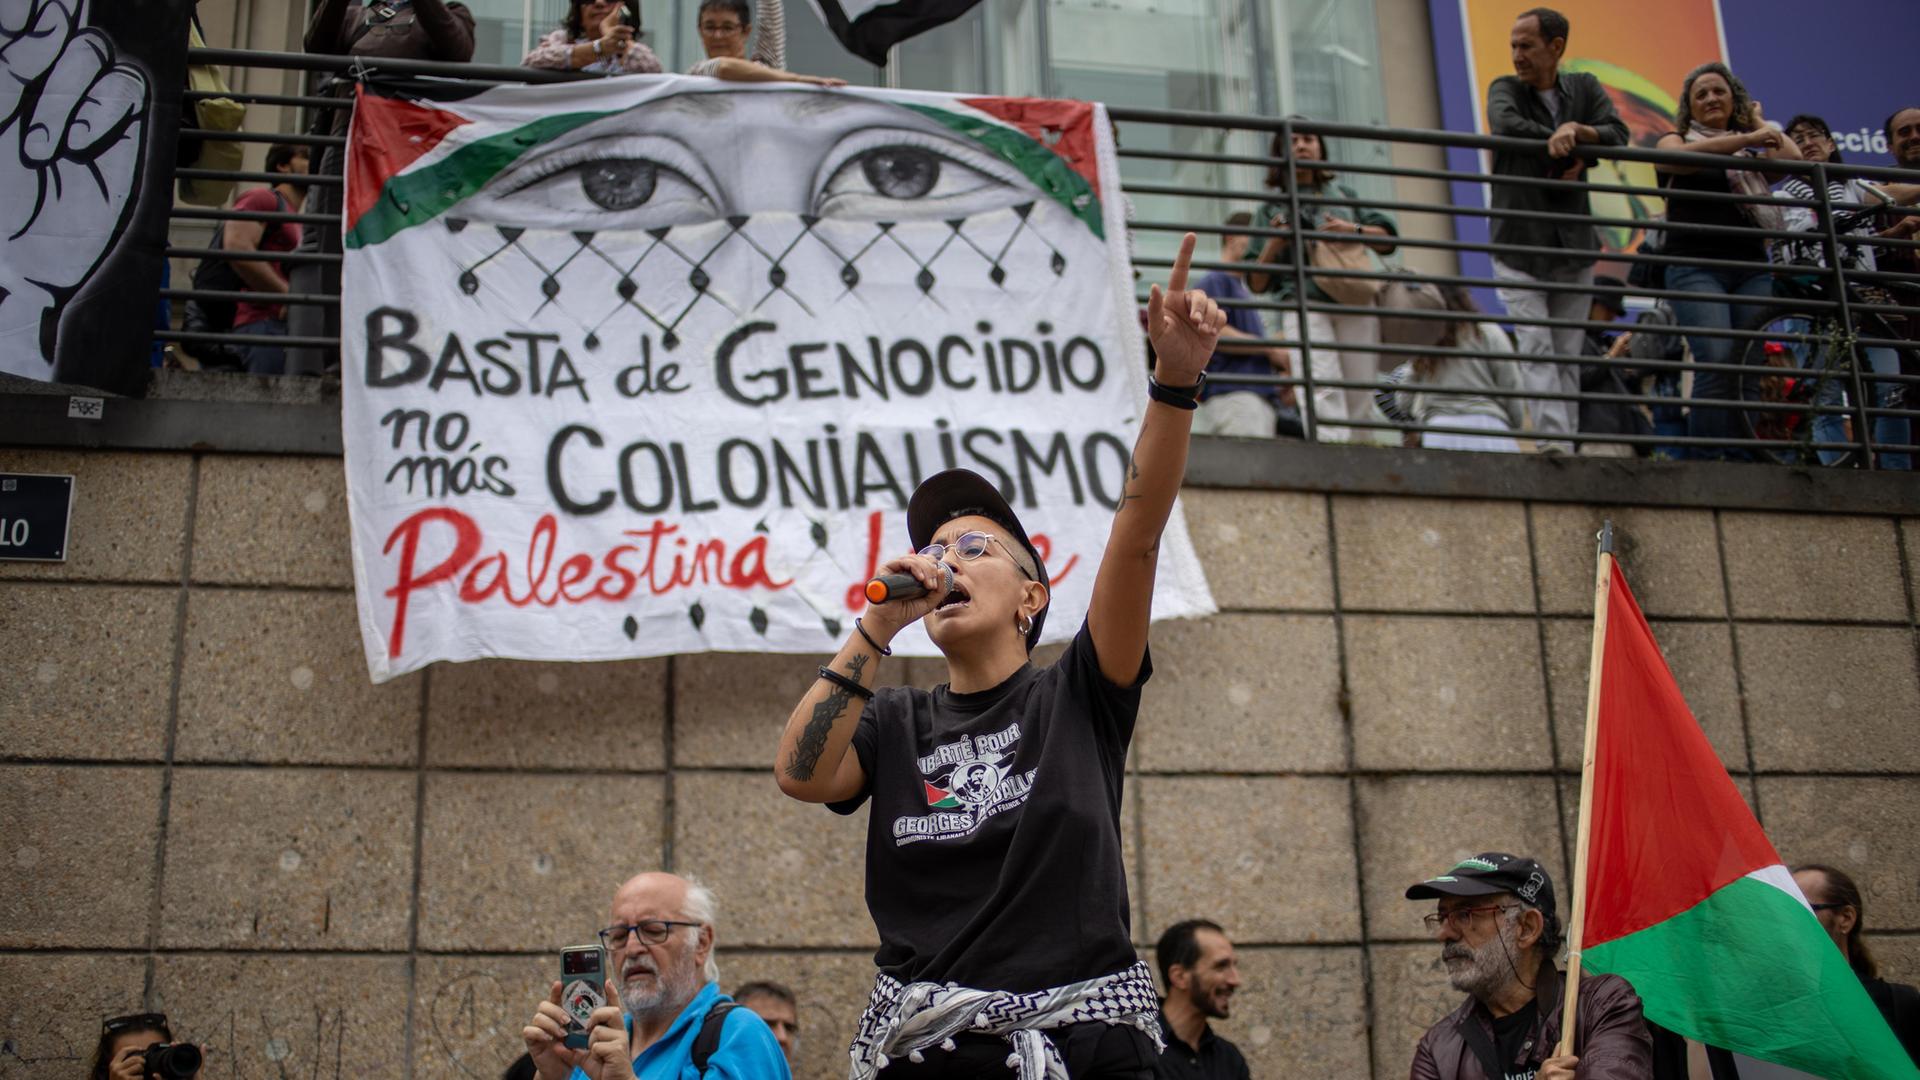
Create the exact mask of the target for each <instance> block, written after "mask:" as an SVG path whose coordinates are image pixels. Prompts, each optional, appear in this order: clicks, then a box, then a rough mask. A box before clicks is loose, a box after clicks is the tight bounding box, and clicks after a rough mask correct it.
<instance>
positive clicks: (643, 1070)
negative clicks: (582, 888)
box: [521, 874, 789, 1080]
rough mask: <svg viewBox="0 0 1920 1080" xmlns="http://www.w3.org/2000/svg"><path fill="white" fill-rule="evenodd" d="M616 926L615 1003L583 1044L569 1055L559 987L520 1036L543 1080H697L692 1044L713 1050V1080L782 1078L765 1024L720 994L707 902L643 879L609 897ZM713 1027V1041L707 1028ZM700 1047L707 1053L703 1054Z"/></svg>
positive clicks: (663, 879) (690, 891)
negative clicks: (721, 1079)
mask: <svg viewBox="0 0 1920 1080" xmlns="http://www.w3.org/2000/svg"><path fill="white" fill-rule="evenodd" d="M612 914H613V924H612V925H611V926H608V927H607V928H606V929H604V930H602V931H600V940H601V941H603V942H605V943H606V946H607V955H608V968H609V971H608V974H609V978H608V979H607V989H608V991H609V993H610V995H611V996H612V997H614V998H616V999H617V1000H618V1001H619V1004H618V1005H613V1004H608V1005H605V1006H602V1007H601V1008H599V1009H596V1010H594V1013H593V1015H592V1016H591V1017H590V1018H589V1019H588V1021H587V1024H588V1039H589V1042H588V1046H587V1048H586V1049H584V1050H575V1049H570V1048H569V1047H567V1046H566V1045H565V1044H564V1042H563V1041H562V1040H563V1038H564V1036H565V1034H566V1023H567V1015H566V1013H564V1012H563V1011H561V1008H560V984H559V983H558V982H555V983H554V984H553V989H552V991H551V993H549V995H548V996H547V999H546V1000H545V1001H542V1002H541V1003H540V1004H539V1006H538V1007H537V1008H536V1010H535V1012H534V1014H533V1020H532V1022H531V1023H529V1024H528V1025H527V1027H526V1029H525V1030H524V1031H522V1032H521V1037H522V1038H524V1039H525V1040H526V1044H527V1053H528V1055H529V1056H531V1057H532V1059H533V1066H534V1069H535V1070H536V1071H537V1072H538V1073H539V1075H540V1080H616V1078H617V1080H630V1078H635V1077H637V1078H638V1080H676V1078H679V1077H682V1076H699V1075H702V1070H701V1069H700V1068H699V1067H697V1066H696V1064H695V1062H694V1057H695V1045H696V1044H697V1043H699V1042H701V1041H702V1037H703V1035H704V1036H705V1041H706V1042H707V1043H708V1044H710V1045H711V1047H712V1049H711V1051H710V1052H709V1053H708V1054H707V1058H706V1061H705V1062H704V1063H703V1064H704V1066H705V1071H706V1072H707V1073H710V1074H711V1075H714V1076H729V1077H742V1078H752V1080H762V1078H765V1080H787V1077H788V1075H789V1074H788V1072H787V1060H786V1058H785V1056H783V1055H782V1054H781V1052H780V1044H779V1043H777V1042H775V1041H774V1038H773V1032H772V1031H770V1030H768V1028H767V1025H766V1022H765V1021H763V1020H761V1019H760V1018H759V1017H758V1016H756V1015H754V1013H753V1011H752V1010H750V1009H743V1008H735V1007H734V1005H733V1001H732V999H731V998H729V997H727V996H726V995H725V994H722V993H721V992H720V983H719V980H720V968H719V966H718V965H717V964H716V963H715V962H714V958H713V933H714V931H713V923H714V902H713V894H712V893H711V892H709V891H708V890H707V888H706V887H705V886H703V885H700V884H697V883H695V882H691V881H688V880H687V879H686V878H682V877H676V876H674V875H672V874H640V875H637V876H635V877H633V878H631V879H629V880H628V881H627V883H626V884H624V885H622V886H620V891H618V892H616V893H614V894H613V912H612ZM714 1025H717V1026H718V1031H717V1033H714V1034H717V1035H718V1038H717V1040H716V1039H715V1038H714V1035H713V1034H708V1029H710V1028H711V1027H713V1026H714ZM702 1049H705V1048H704V1047H703V1048H702Z"/></svg>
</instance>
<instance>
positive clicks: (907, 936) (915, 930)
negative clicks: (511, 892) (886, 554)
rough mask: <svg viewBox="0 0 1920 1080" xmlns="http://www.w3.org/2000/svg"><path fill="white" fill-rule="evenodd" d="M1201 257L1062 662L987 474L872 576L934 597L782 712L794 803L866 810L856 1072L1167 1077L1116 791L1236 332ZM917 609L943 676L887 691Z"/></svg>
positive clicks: (860, 634) (945, 494) (1188, 252)
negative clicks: (1187, 476) (1217, 380)
mask: <svg viewBox="0 0 1920 1080" xmlns="http://www.w3.org/2000/svg"><path fill="white" fill-rule="evenodd" d="M1193 247H1194V236H1193V234H1192V233H1188V234H1187V235H1186V237H1185V238H1184V239H1183V240H1182V242H1181V245H1180V254H1179V257H1178V258H1177V259H1176V260H1175V262H1174V266H1173V271H1172V274H1171V276H1170V277H1169V279H1168V285H1167V287H1166V288H1165V289H1162V288H1161V287H1160V286H1158V285H1156V286H1154V287H1153V289H1152V292H1151V294H1150V298H1149V302H1148V306H1147V318H1148V332H1149V334H1150V336H1151V338H1152V342H1153V347H1154V352H1155V354H1156V357H1157V359H1156V362H1155V366H1154V373H1153V377H1152V378H1151V379H1149V380H1148V397H1149V399H1150V400H1149V402H1148V403H1147V404H1146V406H1145V409H1144V416H1143V418H1142V421H1141V425H1140V436H1139V440H1138V441H1137V442H1136V443H1135V445H1134V448H1133V457H1132V461H1131V465H1130V467H1129V470H1128V478H1127V481H1126V486H1125V488H1124V490H1123V492H1122V494H1121V497H1120V505H1119V509H1118V510H1117V511H1116V512H1115V514H1114V518H1113V527H1112V531H1111V532H1110V534H1109V535H1108V538H1107V545H1106V551H1105V553H1104V555H1103V556H1102V557H1101V560H1100V566H1099V569H1098V571H1097V573H1096V575H1095V577H1094V581H1093V594H1092V599H1091V600H1090V602H1089V604H1088V609H1087V617H1086V622H1085V623H1084V624H1083V625H1082V626H1081V627H1080V628H1079V631H1078V633H1076V634H1075V635H1074V636H1073V640H1072V643H1071V644H1069V645H1068V646H1067V649H1066V652H1065V653H1064V654H1063V655H1062V656H1061V657H1060V659H1059V660H1058V661H1056V662H1055V663H1054V664H1053V665H1052V666H1051V667H1047V668H1040V667H1036V666H1034V665H1033V664H1032V663H1031V662H1030V661H1029V658H1028V657H1029V654H1030V653H1031V651H1032V650H1033V647H1034V645H1035V644H1037V643H1038V642H1039V640H1040V633H1041V627H1042V625H1043V624H1044V623H1045V621H1046V616H1047V607H1048V604H1049V601H1050V595H1049V587H1050V579H1049V577H1048V576H1047V571H1046V566H1045V564H1044V563H1043V561H1042V560H1041V557H1040V552H1039V550H1038V549H1037V548H1036V547H1035V546H1034V544H1033V542H1032V541H1031V540H1030V539H1029V538H1028V535H1027V532H1026V529H1025V528H1024V527H1023V526H1022V525H1021V522H1020V520H1019V518H1018V517H1017V516H1016V515H1015V514H1014V512H1013V509H1012V507H1010V506H1009V505H1008V504H1007V501H1006V499H1005V498H1004V497H1002V495H1001V493H1000V492H999V491H998V490H996V489H995V488H994V487H993V485H992V484H991V483H989V482H988V481H987V480H985V479H984V478H982V477H981V476H979V475H977V474H975V473H972V472H969V471H967V470H965V469H950V470H947V471H946V472H942V473H939V474H936V475H934V476H932V477H929V478H928V479H927V480H926V481H925V482H923V483H922V484H921V485H920V486H919V488H918V489H916V490H915V491H914V493H913V497H912V498H911V499H910V500H909V503H908V507H907V531H908V533H909V535H910V537H911V538H912V541H913V545H914V547H916V548H917V549H919V552H918V554H914V555H907V556H903V557H901V558H898V559H894V560H892V561H890V562H887V563H886V564H884V565H883V566H882V567H881V568H880V571H881V573H882V574H883V575H907V576H910V577H911V578H912V579H913V580H914V581H916V582H917V583H918V584H919V586H920V587H922V588H924V589H925V590H926V592H925V594H924V595H920V596H915V597H912V598H905V597H903V598H899V599H893V600H889V601H888V602H886V603H880V604H876V605H874V606H872V607H869V608H868V609H867V611H866V613H865V614H864V615H862V616H861V617H860V618H859V619H856V620H855V621H854V631H853V633H851V634H850V635H848V638H847V641H846V644H845V645H844V646H842V648H841V649H840V651H839V653H838V654H837V655H836V656H834V658H833V660H832V662H831V663H830V664H828V665H827V666H824V667H822V668H821V669H820V673H819V677H818V678H817V679H816V680H815V681H814V682H813V684H812V685H811V686H810V687H808V688H807V690H806V692H805V693H804V694H803V695H802V696H801V698H800V701H799V704H798V705H796V706H795V707H794V710H793V713H792V715H791V716H790V717H789V718H788V720H787V724H786V728H785V731H784V732H783V733H782V735H781V738H780V746H779V750H778V752H777V754H776V756H775V759H774V765H773V770H774V777H775V779H776V780H777V781H778V783H779V786H780V789H781V791H783V792H785V793H786V794H787V795H788V796H791V797H792V798H795V799H799V800H801V801H803V802H816V803H826V804H827V806H828V808H829V809H831V810H833V811H835V812H836V813H841V814H851V813H853V812H855V811H856V810H857V809H859V807H860V806H861V805H862V804H864V803H865V802H867V800H869V799H871V800H872V801H873V808H872V811H871V814H870V816H869V818H868V822H867V861H866V864H867V866H866V895H867V907H868V910H869V911H870V912H871V913H872V915H873V920H874V924H875V926H876V928H877V929H878V931H879V936H880V942H881V944H880V950H879V952H877V953H876V954H875V956H874V960H875V963H876V965H877V966H878V967H879V968H880V972H879V974H878V976H877V977H876V979H875V981H874V987H873V992H872V994H871V995H870V997H869V999H868V1003H867V1008H866V1011H865V1013H864V1014H863V1015H862V1017H861V1020H860V1025H859V1029H858V1033H857V1034H856V1036H855V1039H854V1043H853V1047H852V1068H851V1070H850V1072H849V1075H850V1077H852V1080H867V1078H870V1077H873V1076H876V1075H880V1074H882V1073H883V1072H884V1075H885V1076H886V1077H887V1078H888V1080H906V1078H921V1077H996V1076H1001V1077H1004V1076H1017V1077H1020V1078H1022V1080H1042V1078H1043V1077H1047V1076H1059V1075H1061V1074H1062V1072H1063V1071H1064V1073H1065V1074H1066V1075H1069V1076H1073V1077H1075V1078H1076V1080H1081V1078H1087V1077H1098V1078H1128V1080H1133V1078H1140V1080H1145V1078H1147V1077H1151V1076H1152V1075H1153V1067H1154V1061H1155V1059H1156V1058H1157V1057H1158V1056H1159V1052H1160V1047H1161V1045H1162V1044H1161V1038H1160V1027H1159V1024H1158V1022H1157V1021H1156V1020H1155V1019H1154V1014H1155V1009H1156V1006H1157V1005H1158V998H1157V996H1156V994H1155V991H1154V986H1153V978H1152V975H1151V974H1150V973H1149V972H1148V970H1147V967H1146V965H1144V964H1142V963H1141V962H1140V960H1139V958H1138V956H1137V955H1136V954H1135V952H1134V949H1133V944H1132V941H1131V939H1130V937H1129V912H1128V905H1127V882H1126V873H1125V870H1124V868H1123V866H1122V863H1121V856H1120V800H1121V786H1122V781H1123V770H1124V767H1125V761H1126V756H1127V744H1128V743H1129V741H1131V739H1132V736H1133V725H1134V718H1135V716H1136V715H1137V713H1138V712H1139V708H1140V688H1141V685H1142V684H1143V683H1145V682H1146V680H1147V678H1148V676H1149V675H1150V674H1151V672H1152V664H1151V662H1150V660H1149V657H1148V654H1147V621H1148V617H1149V615H1150V613H1151V609H1152V604H1153V581H1154V574H1155V569H1156V565H1157V560H1158V556H1159V550H1160V534H1161V531H1162V530H1163V529H1164V528H1165V527H1166V524H1167V519H1168V516H1169V515H1170V514H1171V512H1172V509H1173V500H1174V496H1175V495H1176V494H1177V493H1178V491H1179V488H1180V480H1181V477H1182V476H1183V474H1184V473H1185V472H1186V461H1187V442H1188V435H1189V432H1190V429H1191V426H1192V422H1193V419H1192V418H1193V410H1194V408H1195V406H1196V404H1197V403H1198V398H1199V390H1200V384H1201V382H1202V375H1203V373H1204V371H1205V369H1206V366H1207V360H1208V358H1209V357H1211V356H1212V355H1213V351H1214V347H1215V345H1216V344H1217V342H1218V340H1219V337H1220V328H1221V327H1222V326H1224V325H1225V324H1226V316H1225V314H1224V313H1222V312H1221V310H1220V307H1219V305H1218V304H1216V303H1214V302H1213V301H1212V300H1210V299H1208V298H1207V296H1206V294H1204V293H1202V292H1199V291H1197V290H1194V291H1190V290H1188V289H1187V287H1186V284H1187V269H1188V266H1189V264H1190V262H1191V261H1192V259H1193ZM905 591H909V592H910V591H913V590H905ZM922 619H924V620H926V627H927V633H928V636H930V637H931V638H932V639H933V643H934V644H935V645H936V646H938V647H939V648H940V651H941V652H942V653H943V654H944V655H945V656H946V660H947V682H946V683H945V684H943V685H941V686H939V687H936V688H935V689H934V690H932V691H931V692H929V691H925V690H918V689H913V688H908V687H889V688H886V689H881V690H875V689H874V688H873V687H874V684H875V683H876V681H877V679H876V676H877V674H878V670H879V668H880V665H881V664H882V663H883V661H884V658H885V657H886V656H888V655H889V653H890V648H889V645H888V643H889V642H890V641H892V640H893V638H894V636H895V635H896V634H898V633H899V632H900V631H901V630H902V629H904V628H906V627H907V626H908V625H910V624H912V623H914V622H918V621H920V620H922ZM856 698H857V699H859V701H860V702H861V707H860V708H859V709H856V710H849V709H848V705H849V704H851V703H852V702H853V701H854V699H856ZM1009 1051H1011V1053H1009Z"/></svg>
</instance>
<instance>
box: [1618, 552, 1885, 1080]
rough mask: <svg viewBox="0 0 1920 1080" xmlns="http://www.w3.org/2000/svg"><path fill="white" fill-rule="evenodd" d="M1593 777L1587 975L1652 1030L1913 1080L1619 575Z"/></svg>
mask: <svg viewBox="0 0 1920 1080" xmlns="http://www.w3.org/2000/svg"><path fill="white" fill-rule="evenodd" d="M1601 670H1602V675H1601V680H1600V709H1599V719H1598V723H1599V725H1600V731H1599V739H1598V743H1597V745H1596V748H1595V755H1594V763H1593V766H1592V768H1593V794H1592V799H1593V814H1592V825H1591V832H1590V834H1589V839H1588V849H1587V850H1588V855H1587V858H1588V866H1587V890H1586V892H1587V895H1586V905H1587V906H1586V928H1585V933H1584V935H1583V937H1584V948H1583V951H1582V956H1581V963H1582V965H1583V966H1584V967H1585V968H1586V970H1587V971H1588V972H1590V973H1593V974H1600V973H1612V974H1615V975H1619V976H1621V977H1622V978H1624V979H1626V980H1627V981H1628V982H1630V983H1632V984H1633V988H1634V989H1635V990H1637V991H1638V992H1639V994H1640V999H1641V1001H1642V1003H1643V1004H1644V1006H1645V1009H1646V1016H1647V1019H1649V1020H1652V1021H1653V1022H1655V1023H1657V1024H1659V1025H1661V1026H1662V1027H1665V1028H1668V1029H1669V1030H1672V1031H1675V1032H1678V1033H1679V1034H1682V1035H1685V1036H1686V1037H1688V1038H1690V1039H1695V1040H1698V1041H1700V1042H1703V1043H1706V1044H1708V1045H1712V1046H1719V1047H1723V1048H1725V1049H1727V1050H1731V1051H1734V1052H1735V1053H1739V1054H1744V1055H1746V1056H1748V1057H1752V1058H1758V1059H1760V1060H1761V1061H1769V1062H1773V1063H1775V1064H1778V1065H1784V1066H1787V1067H1789V1068H1793V1069H1800V1070H1804V1071H1805V1072H1809V1073H1812V1074H1814V1075H1815V1076H1823V1077H1846V1078H1849V1080H1895V1078H1900V1080H1913V1078H1914V1077H1915V1076H1916V1075H1917V1074H1916V1072H1915V1070H1914V1067H1913V1063H1912V1062H1911V1061H1910V1060H1909V1059H1908V1057H1907V1054H1906V1051H1905V1050H1904V1049H1902V1048H1901V1046H1900V1043H1899V1042H1898V1041H1897V1040H1896V1039H1895V1037H1894V1034H1893V1032H1892V1030H1891V1029H1890V1028H1888V1026H1887V1023H1886V1021H1885V1020H1884V1019H1883V1018H1882V1017H1881V1015H1880V1011H1879V1010H1878V1009H1877V1008H1875V1007H1874V1004H1873V1002H1872V1000H1871V999H1869V998H1868V997H1867V993H1866V991H1865V989H1863V988H1862V987H1861V985H1860V980H1859V978H1858V977H1857V976H1855V975H1854V973H1853V971H1852V969H1851V968H1849V967H1848V965H1847V962H1846V959H1845V957H1844V956H1843V955H1842V954H1841V952H1840V950H1839V949H1838V948H1836V947H1835V946H1834V943H1833V941H1832V939H1831V938H1829V937H1828V936H1827V934H1826V931H1825V929H1823V928H1822V927H1821V925H1820V923H1819V921H1818V920H1817V919H1816V918H1815V917H1814V914H1813V910H1812V909H1811V908H1810V907H1808V905H1807V901H1806V898H1805V897H1804V896H1802V895H1801V893H1800V890H1799V888H1798V887H1797V886H1796V885H1795V884H1794V882H1793V877H1792V875H1790V874H1789V873H1788V872H1787V868H1786V866H1785V865H1783V864H1782V862H1781V859H1780V855H1779V853H1778V852H1776V851H1775V850H1774V849H1773V845H1772V844H1771V843H1770V842H1769V841H1768V840H1767V837H1766V834H1765V833H1764V832H1762V831H1761V829H1760V824H1759V822H1757V821H1755V820H1754V817H1753V814H1752V812H1751V811H1749V810H1748V809H1747V804H1746V803H1745V802H1744V801H1743V800H1742V799H1741V798H1740V792H1739V790H1738V789H1737V788H1735V787H1734V784H1733V781H1732V779H1730V778H1729V777H1728V775H1727V770H1726V768H1725V767H1724V766H1723V765H1721V763H1720V759H1719V757H1718V756H1717V755H1716V754H1715V753H1714V750H1713V747H1712V746H1711V745H1709V744H1708V742H1707V737H1706V735H1705V734H1703V733H1702V732H1701V730H1700V725H1699V724H1698V723H1696V722H1695V720H1694V718H1693V714H1692V713H1691V712H1690V711H1689V710H1688V708H1687V704H1686V701H1685V700H1684V699H1683V698H1682V697H1681V695H1680V689H1679V687H1678V686H1677V685H1676V684H1675V683H1674V680H1673V675H1672V673H1671V672H1669V671H1668V670H1667V666H1666V662H1665V660H1664V659H1663V658H1662V657H1661V654H1660V648H1659V646H1658V645H1657V644H1656V643H1655V642H1654V639H1653V633H1652V631H1650V630H1649V629H1648V628H1647V621H1646V619H1645V618H1644V617H1643V616H1642V615H1641V614H1640V609H1639V607H1638V605H1636V604H1635V603H1634V600H1633V594H1632V593H1631V592H1629V591H1628V589H1627V582H1626V578H1625V577H1624V576H1622V575H1621V573H1620V569H1619V567H1618V566H1617V565H1616V566H1615V567H1614V570H1613V582H1612V593H1611V595H1610V597H1609V600H1608V608H1607V640H1606V647H1605V657H1604V659H1603V661H1602V668H1601Z"/></svg>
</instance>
